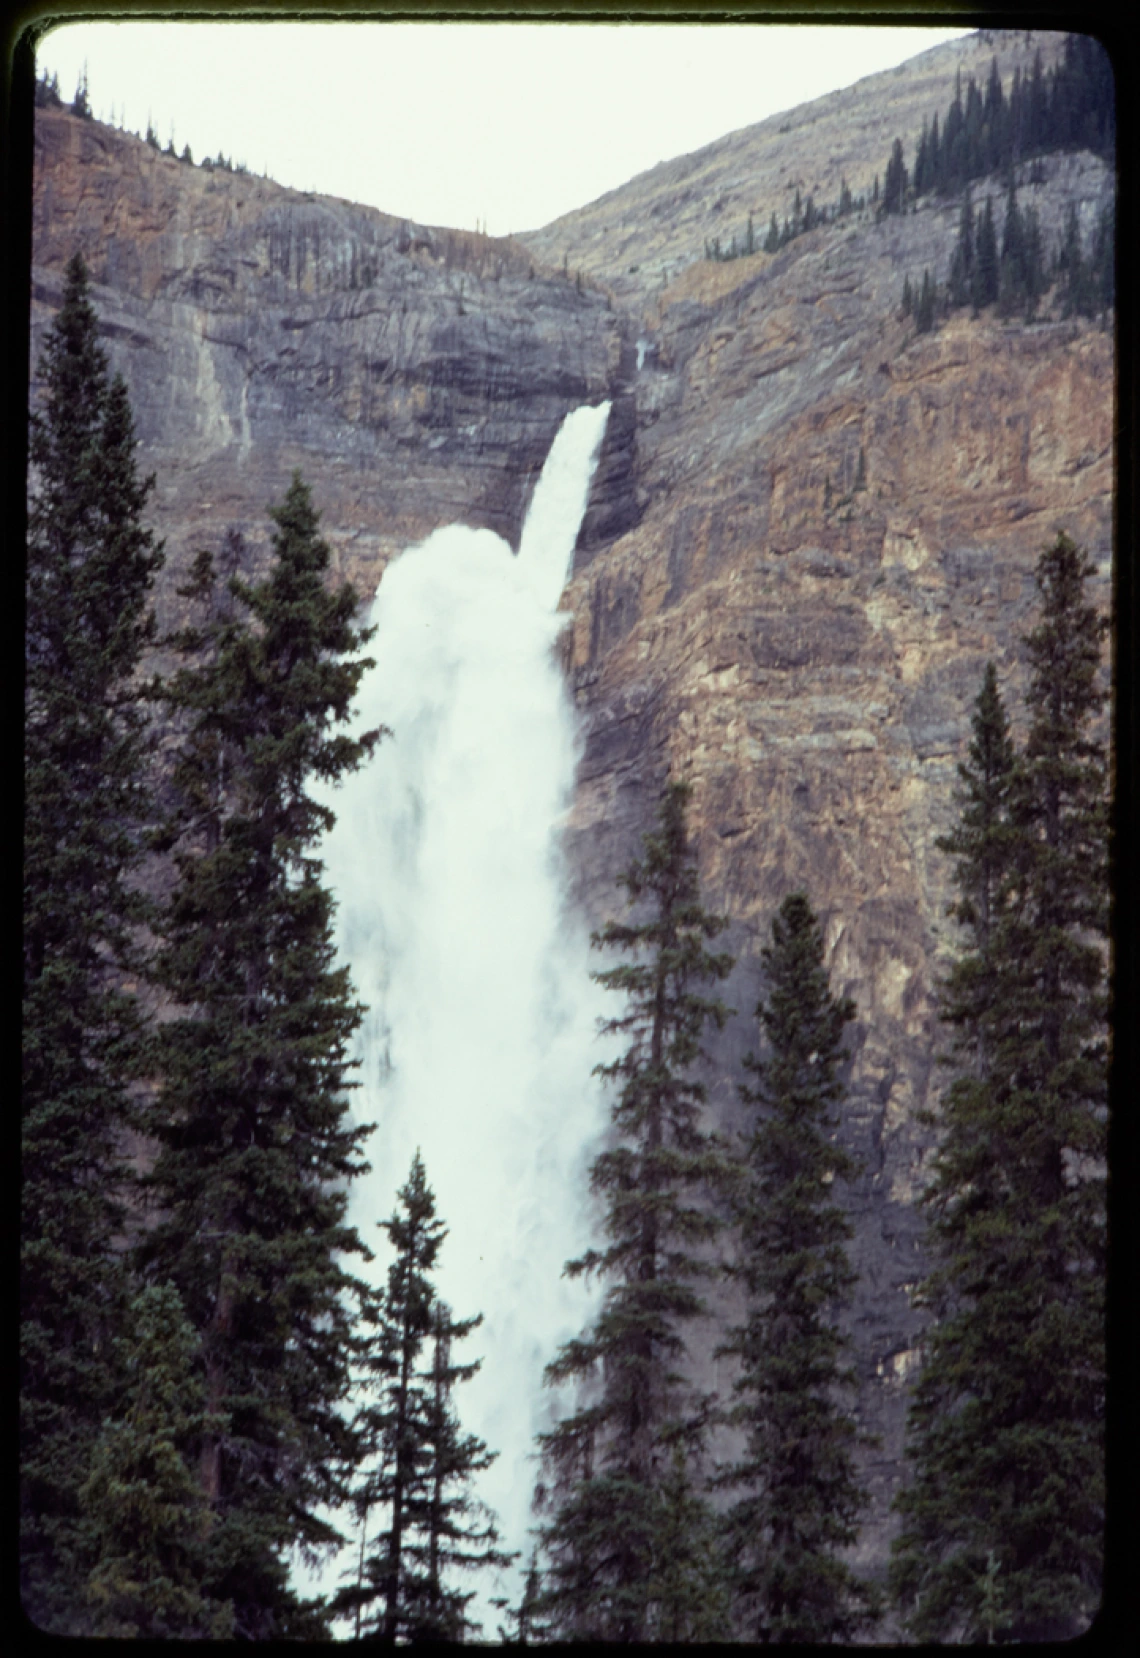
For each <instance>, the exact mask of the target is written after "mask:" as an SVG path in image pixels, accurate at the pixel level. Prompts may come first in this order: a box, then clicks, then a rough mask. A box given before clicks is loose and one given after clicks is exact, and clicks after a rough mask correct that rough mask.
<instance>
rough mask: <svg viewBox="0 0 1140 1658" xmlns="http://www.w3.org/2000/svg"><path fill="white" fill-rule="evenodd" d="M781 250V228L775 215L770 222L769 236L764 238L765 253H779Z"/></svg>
mask: <svg viewBox="0 0 1140 1658" xmlns="http://www.w3.org/2000/svg"><path fill="white" fill-rule="evenodd" d="M779 248H780V227H779V225H778V224H777V222H776V215H775V214H774V213H773V214H772V217H771V219H770V220H769V221H768V234H767V236H766V237H765V238H764V252H765V253H777V252H779Z"/></svg>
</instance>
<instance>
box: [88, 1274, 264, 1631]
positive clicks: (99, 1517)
mask: <svg viewBox="0 0 1140 1658" xmlns="http://www.w3.org/2000/svg"><path fill="white" fill-rule="evenodd" d="M130 1328H131V1334H130V1336H129V1338H128V1337H125V1336H124V1337H119V1338H117V1339H118V1340H119V1341H120V1343H121V1345H122V1347H123V1348H124V1349H125V1350H126V1363H125V1371H126V1379H127V1390H126V1409H125V1411H124V1413H123V1414H122V1415H121V1416H120V1417H118V1418H117V1419H116V1420H114V1421H111V1422H108V1423H107V1425H106V1427H105V1428H104V1430H103V1433H102V1435H101V1437H100V1439H99V1442H98V1444H97V1445H96V1448H95V1454H94V1457H93V1459H92V1469H91V1474H90V1477H89V1478H88V1480H87V1482H86V1484H85V1486H84V1487H83V1490H82V1492H81V1493H80V1496H81V1501H82V1502H83V1504H84V1506H85V1508H86V1510H87V1512H88V1517H89V1523H90V1526H91V1531H92V1536H93V1541H94V1546H95V1549H96V1551H97V1560H96V1564H95V1566H94V1568H93V1570H92V1572H91V1576H90V1579H89V1583H88V1599H89V1600H90V1601H91V1603H92V1605H93V1606H94V1607H95V1608H96V1617H95V1630H96V1632H97V1633H98V1634H100V1635H115V1636H119V1637H125V1638H130V1639H135V1638H141V1639H147V1640H170V1639H180V1638H181V1639H185V1638H188V1637H189V1638H193V1637H202V1636H208V1635H213V1636H226V1635H228V1634H229V1633H230V1625H231V1619H232V1613H231V1608H230V1607H229V1606H226V1605H217V1604H211V1603H210V1602H208V1601H207V1600H206V1599H205V1598H204V1597H203V1595H202V1593H201V1591H200V1588H199V1585H200V1583H201V1581H202V1579H203V1577H204V1576H205V1571H206V1567H205V1560H204V1548H205V1521H206V1505H205V1499H204V1497H203V1494H202V1488H201V1486H200V1484H199V1483H198V1480H197V1477H196V1474H195V1472H194V1470H193V1468H192V1467H191V1459H192V1450H193V1447H194V1444H195V1441H196V1440H197V1439H198V1438H199V1437H200V1436H201V1434H202V1432H203V1431H204V1430H205V1429H206V1428H208V1427H210V1426H212V1425H211V1424H210V1423H209V1422H208V1420H207V1418H206V1416H205V1411H204V1402H205V1389H204V1387H203V1385H202V1381H201V1378H200V1377H199V1376H198V1374H197V1372H196V1369H195V1358H196V1349H197V1345H198V1343H197V1337H196V1336H195V1334H194V1331H193V1330H192V1329H191V1327H190V1325H189V1323H188V1321H187V1319H186V1316H185V1314H184V1313H183V1311H182V1303H181V1301H180V1300H179V1297H178V1292H177V1290H175V1289H174V1288H173V1287H172V1286H171V1285H169V1284H162V1285H152V1286H151V1287H150V1288H149V1289H145V1290H143V1291H142V1292H141V1293H140V1294H139V1295H138V1296H137V1297H136V1299H135V1300H134V1301H133V1302H132V1304H131V1308H130Z"/></svg>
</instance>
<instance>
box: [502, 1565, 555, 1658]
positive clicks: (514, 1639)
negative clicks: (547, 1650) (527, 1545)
mask: <svg viewBox="0 0 1140 1658" xmlns="http://www.w3.org/2000/svg"><path fill="white" fill-rule="evenodd" d="M541 1600H542V1574H541V1573H540V1571H539V1569H538V1551H537V1549H536V1550H535V1551H534V1553H532V1555H531V1557H530V1564H529V1565H528V1567H527V1571H526V1578H525V1580H524V1582H523V1590H522V1594H521V1596H520V1597H519V1603H518V1605H517V1606H510V1605H509V1604H508V1603H507V1601H506V1600H503V1599H499V1600H496V1601H493V1602H492V1605H493V1606H497V1607H498V1608H499V1609H500V1611H503V1612H505V1613H506V1618H507V1623H506V1627H505V1628H504V1626H503V1625H502V1624H500V1625H499V1640H500V1641H501V1642H502V1643H503V1645H504V1646H531V1645H533V1644H535V1643H537V1642H543V1641H546V1640H548V1639H549V1637H550V1626H549V1624H547V1623H546V1622H545V1621H544V1620H543V1618H542V1616H541V1615H540V1613H539V1605H540V1603H541Z"/></svg>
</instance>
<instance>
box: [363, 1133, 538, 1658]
mask: <svg viewBox="0 0 1140 1658" xmlns="http://www.w3.org/2000/svg"><path fill="white" fill-rule="evenodd" d="M399 1202H400V1208H398V1209H397V1210H396V1212H395V1213H394V1214H393V1216H392V1218H391V1220H388V1221H382V1222H381V1225H382V1227H383V1229H384V1231H386V1232H387V1234H388V1237H389V1239H390V1241H391V1243H392V1247H393V1248H394V1249H395V1251H396V1258H395V1260H394V1261H393V1263H392V1265H391V1267H390V1268H389V1270H388V1284H387V1289H386V1290H385V1292H384V1293H383V1294H382V1295H378V1296H373V1297H369V1299H368V1301H367V1303H366V1306H365V1310H364V1320H363V1322H364V1326H365V1329H366V1331H371V1332H372V1333H370V1334H366V1335H365V1337H364V1342H363V1362H364V1369H365V1374H366V1377H367V1384H366V1385H367V1386H368V1388H369V1390H370V1392H371V1393H372V1394H373V1395H374V1402H371V1403H369V1404H367V1405H365V1406H364V1407H363V1409H362V1410H361V1411H360V1412H359V1414H358V1417H357V1422H356V1432H357V1434H358V1436H359V1442H360V1451H361V1456H362V1460H363V1462H364V1464H365V1468H366V1471H365V1473H364V1477H363V1479H362V1480H361V1481H360V1483H359V1484H358V1485H357V1486H356V1488H355V1490H354V1492H353V1502H354V1505H355V1507H356V1510H357V1512H358V1514H359V1515H360V1517H361V1523H362V1525H366V1524H367V1519H368V1515H369V1513H370V1512H372V1511H374V1510H377V1509H379V1510H380V1511H382V1512H383V1513H385V1514H386V1515H387V1523H386V1526H385V1527H384V1528H383V1529H382V1530H380V1531H379V1532H377V1533H376V1534H375V1536H374V1537H373V1539H372V1553H371V1554H368V1555H365V1553H364V1549H363V1545H362V1549H361V1562H360V1569H359V1572H358V1574H357V1579H356V1581H355V1583H353V1584H350V1585H348V1586H347V1587H346V1588H344V1589H343V1590H341V1592H340V1594H339V1595H338V1596H337V1598H336V1600H335V1602H334V1610H335V1611H339V1612H342V1613H354V1614H355V1616H356V1633H357V1635H358V1636H359V1635H360V1633H361V1615H362V1613H363V1614H366V1621H365V1623H364V1633H365V1634H369V1633H371V1634H374V1635H379V1636H381V1637H382V1639H383V1640H385V1641H386V1642H392V1641H404V1640H413V1641H415V1640H461V1639H462V1638H463V1636H464V1634H465V1633H466V1632H468V1631H469V1630H470V1627H471V1626H470V1625H469V1624H468V1622H467V1619H466V1607H467V1605H468V1603H469V1602H470V1600H471V1599H472V1597H473V1594H474V1591H473V1590H469V1591H467V1592H460V1591H459V1590H457V1589H454V1588H449V1587H447V1586H446V1585H445V1581H444V1578H445V1573H446V1572H447V1570H448V1568H452V1567H456V1566H459V1567H463V1568H465V1569H466V1570H468V1571H470V1570H472V1569H474V1568H478V1567H486V1566H505V1565H508V1564H509V1563H510V1561H511V1560H512V1559H513V1558H514V1557H513V1556H511V1555H507V1554H504V1553H503V1552H502V1551H501V1550H500V1549H498V1548H497V1547H496V1544H497V1543H498V1532H497V1530H496V1528H495V1525H494V1522H493V1520H492V1519H491V1518H490V1517H489V1516H487V1515H486V1514H484V1513H481V1511H480V1507H479V1505H478V1503H476V1501H475V1500H474V1499H473V1498H472V1497H471V1496H470V1494H469V1492H468V1489H467V1488H468V1487H469V1485H470V1482H471V1480H472V1478H473V1477H474V1475H475V1474H477V1473H479V1472H481V1471H482V1470H483V1469H484V1468H487V1467H489V1466H490V1464H491V1462H492V1461H493V1460H494V1456H495V1453H494V1452H489V1451H488V1450H487V1447H486V1446H485V1445H484V1443H483V1441H482V1440H481V1439H477V1438H475V1436H474V1435H471V1434H464V1433H462V1432H461V1430H460V1427H459V1424H458V1421H457V1420H456V1417H455V1413H454V1410H453V1408H452V1405H451V1394H452V1391H453V1389H454V1387H455V1386H456V1384H457V1383H458V1382H461V1381H465V1380H467V1379H468V1378H470V1377H471V1376H473V1375H474V1374H475V1372H476V1371H477V1370H478V1368H479V1364H478V1362H475V1363H472V1364H456V1363H455V1362H454V1361H453V1360H452V1358H451V1348H452V1344H453V1343H454V1342H457V1341H461V1340H463V1338H464V1337H465V1336H467V1335H469V1334H470V1332H471V1331H472V1330H474V1329H475V1328H476V1327H477V1326H478V1325H479V1324H480V1323H481V1322H482V1318H481V1316H480V1317H476V1318H470V1319H466V1320H464V1321H463V1322H462V1323H456V1322H455V1320H453V1319H452V1317H451V1315H450V1312H449V1311H448V1309H447V1308H446V1307H445V1306H444V1305H443V1303H442V1302H440V1301H439V1299H438V1297H437V1296H436V1292H435V1288H434V1286H433V1284H432V1281H431V1274H432V1271H433V1269H434V1267H435V1265H436V1261H437V1258H438V1255H439V1251H440V1246H441V1245H442V1243H443V1240H444V1238H445V1237H446V1236H447V1229H446V1227H445V1226H444V1225H443V1222H442V1221H440V1220H439V1219H438V1218H437V1216H436V1211H435V1198H434V1196H433V1194H432V1191H431V1189H430V1187H429V1186H428V1184H427V1179H426V1176H425V1172H424V1166H423V1162H422V1160H421V1158H420V1156H419V1153H418V1152H417V1154H416V1156H415V1158H414V1159H413V1162H412V1168H411V1173H410V1175H409V1177H408V1180H407V1183H406V1184H405V1185H404V1186H403V1187H402V1188H401V1191H400V1194H399ZM425 1350H426V1357H425ZM528 1616H529V1613H528ZM519 1617H520V1622H521V1620H522V1618H523V1614H522V1612H520V1614H519Z"/></svg>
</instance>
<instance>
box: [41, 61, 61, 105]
mask: <svg viewBox="0 0 1140 1658" xmlns="http://www.w3.org/2000/svg"><path fill="white" fill-rule="evenodd" d="M35 103H36V108H37V109H62V108H63V99H62V98H61V97H60V92H59V76H58V75H57V74H56V73H55V71H54V70H53V71H52V73H51V74H50V75H49V74H48V73H47V71H46V70H45V71H44V73H43V74H42V75H37V76H36V91H35Z"/></svg>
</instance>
